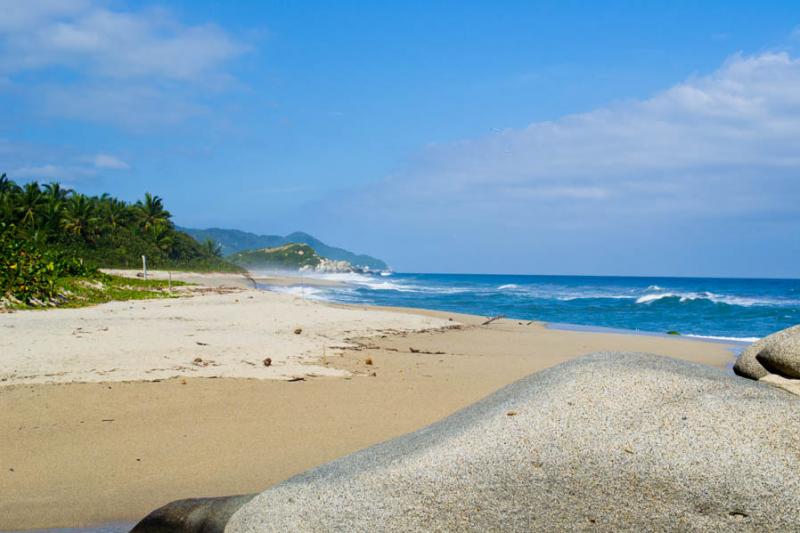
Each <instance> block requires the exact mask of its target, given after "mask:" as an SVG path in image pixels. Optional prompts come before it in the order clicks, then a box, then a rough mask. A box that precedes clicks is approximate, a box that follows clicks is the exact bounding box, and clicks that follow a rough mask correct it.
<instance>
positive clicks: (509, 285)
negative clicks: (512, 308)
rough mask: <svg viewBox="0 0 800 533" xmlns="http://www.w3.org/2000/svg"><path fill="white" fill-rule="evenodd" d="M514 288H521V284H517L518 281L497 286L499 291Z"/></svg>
mask: <svg viewBox="0 0 800 533" xmlns="http://www.w3.org/2000/svg"><path fill="white" fill-rule="evenodd" d="M512 289H519V285H517V284H516V283H506V284H505V285H500V286H499V287H497V290H498V291H506V290H512Z"/></svg>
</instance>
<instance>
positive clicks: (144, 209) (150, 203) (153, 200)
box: [136, 192, 172, 232]
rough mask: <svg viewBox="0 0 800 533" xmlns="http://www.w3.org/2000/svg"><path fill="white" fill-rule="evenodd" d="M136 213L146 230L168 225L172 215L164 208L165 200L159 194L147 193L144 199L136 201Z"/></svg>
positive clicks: (140, 223)
mask: <svg viewBox="0 0 800 533" xmlns="http://www.w3.org/2000/svg"><path fill="white" fill-rule="evenodd" d="M136 214H137V216H138V218H139V225H140V226H141V228H142V229H143V230H144V231H148V232H149V231H151V230H152V229H154V228H157V227H161V226H164V227H166V226H168V225H169V219H170V217H171V216H172V215H170V213H169V211H167V210H166V209H164V201H163V200H162V199H161V198H160V197H159V196H154V195H152V194H150V193H149V192H148V193H145V195H144V201H141V200H139V201H138V202H136Z"/></svg>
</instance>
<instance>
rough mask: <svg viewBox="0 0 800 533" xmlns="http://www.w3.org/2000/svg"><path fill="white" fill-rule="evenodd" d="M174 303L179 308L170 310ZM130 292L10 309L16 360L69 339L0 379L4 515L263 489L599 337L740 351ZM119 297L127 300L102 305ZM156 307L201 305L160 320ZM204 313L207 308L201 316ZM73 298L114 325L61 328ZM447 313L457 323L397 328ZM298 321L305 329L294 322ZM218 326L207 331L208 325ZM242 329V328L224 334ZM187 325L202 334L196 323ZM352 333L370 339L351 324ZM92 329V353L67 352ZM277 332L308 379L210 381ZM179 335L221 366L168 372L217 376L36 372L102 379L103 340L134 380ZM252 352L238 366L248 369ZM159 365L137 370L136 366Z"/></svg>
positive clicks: (9, 521)
mask: <svg viewBox="0 0 800 533" xmlns="http://www.w3.org/2000/svg"><path fill="white" fill-rule="evenodd" d="M220 285H224V283H221V284H217V285H216V286H220ZM249 296H252V297H253V298H252V299H250V298H249ZM236 299H238V300H239V302H236V301H235V300H236ZM166 304H170V305H171V307H169V308H162V307H161V306H163V305H166ZM151 305H152V306H153V307H152V308H150V307H149V306H151ZM142 306H144V307H145V309H144V310H142V309H141V307H142ZM249 306H252V307H249ZM261 306H266V307H270V308H271V309H272V311H271V313H272V315H274V314H278V315H280V316H276V317H274V318H275V319H276V320H278V323H280V324H281V327H276V328H273V329H270V328H269V324H271V323H272V322H271V318H272V315H269V317H270V318H269V319H268V318H264V317H263V316H262V317H261V318H259V320H260V322H253V321H252V320H255V319H253V318H251V317H252V316H254V313H253V312H252V311H254V310H255V309H261ZM130 307H131V305H130V304H106V305H102V306H98V307H96V308H92V309H86V310H71V311H46V312H25V313H14V314H11V315H5V316H2V317H1V318H2V324H3V325H4V327H3V328H2V329H0V334H2V343H3V345H2V354H3V357H2V360H1V361H0V364H2V365H5V366H3V368H4V370H3V371H2V372H4V373H6V374H4V375H7V373H8V363H7V362H6V353H7V352H6V350H7V348H6V346H19V345H20V343H21V340H28V341H30V342H39V341H37V340H35V339H34V337H38V336H40V335H46V336H47V338H49V339H50V340H49V341H48V342H50V343H55V346H56V347H60V349H59V350H50V349H49V348H46V346H47V345H43V344H41V345H37V346H38V348H36V349H35V350H32V351H31V352H29V353H27V355H26V357H27V358H29V359H31V361H28V362H27V363H26V364H28V365H32V367H35V368H37V369H38V370H37V371H36V372H33V373H32V372H29V371H25V372H18V373H17V374H23V373H24V374H25V375H30V374H36V376H39V377H34V378H29V379H30V380H29V381H25V380H20V378H19V376H17V378H15V379H16V381H14V383H15V384H13V385H9V384H8V383H9V381H8V380H7V381H6V382H5V383H6V385H5V386H0V412H1V413H3V415H2V417H0V494H1V495H2V498H0V529H15V528H32V527H55V526H79V525H89V524H97V523H103V522H111V521H125V520H130V521H133V520H136V519H139V518H141V517H142V516H144V515H145V514H147V513H148V512H149V511H151V510H152V509H154V508H156V507H158V506H160V505H162V504H164V503H166V502H168V501H170V500H174V499H177V498H184V497H191V496H212V495H223V494H235V493H246V492H254V491H260V490H263V489H264V488H266V487H267V486H269V485H271V484H273V483H276V482H278V481H281V480H283V479H285V478H287V477H289V476H292V475H294V474H296V473H299V472H301V471H303V470H306V469H308V468H310V467H313V466H316V465H319V464H321V463H324V462H327V461H329V460H331V459H334V458H336V457H340V456H342V455H345V454H347V453H350V452H352V451H355V450H357V449H360V448H363V447H365V446H369V445H371V444H374V443H377V442H380V441H383V440H386V439H390V438H392V437H395V436H398V435H401V434H403V433H407V432H409V431H413V430H415V429H418V428H420V427H422V426H424V425H427V424H429V423H432V422H434V421H436V420H439V419H440V418H442V417H444V416H446V415H448V414H450V413H452V412H453V411H455V410H457V409H459V408H461V407H464V406H466V405H468V404H470V403H472V402H474V401H476V400H478V399H480V398H482V397H484V396H486V395H487V394H489V393H490V392H492V391H494V390H496V389H498V388H499V387H501V386H503V385H505V384H507V383H510V382H512V381H514V380H516V379H519V378H521V377H523V376H525V375H527V374H529V373H531V372H535V371H537V370H540V369H543V368H546V367H549V366H552V365H555V364H558V363H560V362H563V361H566V360H568V359H570V358H573V357H576V356H579V355H582V354H586V353H589V352H592V351H597V350H620V351H648V352H653V353H660V354H664V355H670V356H674V357H679V358H684V359H687V360H691V361H698V362H702V363H706V364H709V365H712V366H717V367H725V366H726V365H729V364H730V363H731V361H732V355H731V352H730V351H729V349H728V347H727V346H725V345H723V344H716V343H706V342H699V341H691V340H688V339H680V338H675V339H672V338H664V337H648V336H637V335H617V334H605V333H586V332H573V331H558V330H550V329H547V328H546V327H544V326H543V325H542V324H538V323H534V324H525V323H518V322H516V321H511V320H499V321H496V322H493V323H492V324H490V325H488V326H480V325H479V324H480V323H481V322H482V319H481V318H478V317H470V316H466V315H454V314H449V313H448V314H445V313H433V312H420V311H411V310H387V309H372V308H366V307H345V306H336V305H326V304H321V303H314V302H305V301H303V300H298V299H292V298H291V297H288V296H285V295H275V294H264V293H257V292H256V291H250V290H241V292H236V293H230V294H222V295H218V294H213V293H212V294H207V295H205V296H196V297H192V298H181V299H175V300H170V301H166V302H164V301H150V302H144V303H142V302H137V303H136V304H134V305H133V309H131V308H130ZM109 309H113V310H114V313H107V311H108V310H109ZM148 309H153V310H154V311H153V312H155V310H158V312H159V313H165V315H169V316H175V317H185V318H191V320H182V319H175V320H170V321H166V322H164V321H163V320H161V321H158V320H153V319H152V314H151V313H149V312H147V311H148ZM201 310H202V311H201ZM206 311H208V312H209V313H210V315H209V317H206V318H198V314H200V315H202V314H203V313H205V312H206ZM65 313H67V314H69V313H76V314H73V315H71V316H75V317H78V316H92V317H94V318H93V319H92V320H97V321H98V322H97V325H99V324H100V322H99V321H100V320H110V321H111V324H112V325H113V326H114V328H113V329H112V327H111V325H110V326H109V329H108V331H102V332H97V331H96V329H91V328H87V327H86V326H81V327H82V328H84V329H87V330H91V331H92V333H91V334H90V335H87V336H86V337H83V338H81V339H77V340H76V339H73V337H74V336H75V335H73V333H72V330H71V329H69V328H67V327H66V324H67V323H68V320H66V319H64V318H63V316H62V315H64V314H65ZM82 313H88V315H83V314H82ZM255 315H256V316H261V315H258V314H257V313H255ZM148 317H150V318H148ZM215 317H216V318H215ZM449 318H453V319H454V320H453V321H451V320H448V319H449ZM159 323H161V324H162V325H160V326H159V325H158V324H159ZM164 324H166V325H164ZM442 324H444V325H446V326H453V325H459V326H460V327H459V328H457V329H456V328H450V329H437V330H433V331H425V332H408V331H406V332H400V331H399V330H403V329H406V330H409V329H414V328H419V327H439V326H441V325H442ZM295 325H296V326H298V327H300V326H302V327H303V329H304V333H302V334H300V335H295V334H294V333H293V330H292V327H294V326H295ZM8 326H13V327H11V328H9V327H8ZM284 326H285V327H284ZM206 327H210V328H212V329H211V331H206V330H204V329H202V328H206ZM158 328H162V329H158ZM260 328H265V329H264V331H261V330H260ZM231 329H235V330H236V331H237V333H235V334H231V335H230V336H226V332H228V331H230V330H231ZM253 329H259V331H252V330H253ZM287 329H288V330H289V331H288V332H287V331H286V330H287ZM389 329H392V330H396V331H394V332H392V331H387V330H389ZM115 330H120V331H115ZM133 331H136V332H137V333H138V336H132V332H133ZM192 331H194V335H195V336H194V337H188V336H187V335H189V334H190V333H191V332H192ZM156 332H158V333H156ZM306 332H308V333H306ZM357 332H364V334H365V335H366V337H364V338H360V339H355V338H353V337H354V336H356V335H357ZM106 334H114V335H119V337H117V341H116V342H117V343H119V344H118V345H117V346H116V347H115V346H114V343H107V341H105V340H103V337H102V336H103V335H106ZM251 336H252V337H251ZM201 337H202V339H209V340H210V341H211V342H208V346H199V345H197V344H195V345H194V346H195V347H192V346H191V344H192V343H194V342H195V341H197V340H201ZM243 337H245V338H243ZM331 337H332V338H331ZM9 338H12V339H13V340H9ZM176 339H177V340H176ZM342 339H350V341H349V343H350V345H349V348H348V349H340V350H332V349H328V348H326V352H325V355H326V357H325V359H324V360H320V359H318V360H317V361H312V359H311V358H312V357H318V358H319V357H321V356H322V353H321V350H319V347H320V345H321V344H324V343H325V342H327V341H330V342H331V344H326V346H331V345H333V344H338V343H340V342H341V340H342ZM79 341H80V342H82V343H83V344H82V346H83V350H73V351H70V352H69V353H70V354H72V355H71V356H69V357H63V356H58V354H59V353H60V352H61V351H64V350H72V349H73V347H74V346H76V345H80V344H75V343H78V342H79ZM178 341H180V342H178ZM202 342H204V341H202ZM182 343H186V346H184V344H182ZM315 343H316V344H315ZM99 346H104V347H106V348H104V349H103V350H99V349H98V347H99ZM212 346H213V348H212ZM264 346H272V347H275V348H274V349H275V351H274V352H272V353H276V354H279V355H278V356H277V358H278V360H279V361H286V367H287V368H288V367H289V366H291V365H297V367H295V366H291V367H292V372H290V373H287V375H288V374H292V373H294V372H302V373H303V374H305V375H306V378H305V380H304V381H295V382H288V381H285V380H280V379H277V380H276V379H266V380H265V379H234V378H219V379H211V378H210V376H212V375H214V374H215V372H214V371H219V373H220V375H222V374H221V373H222V372H223V371H224V372H239V368H240V366H239V365H237V364H236V360H237V358H239V359H248V360H252V361H259V360H260V359H259V358H263V356H264ZM277 347H281V348H280V350H283V351H279V350H278V349H277ZM315 347H316V348H315ZM184 348H185V349H186V350H189V351H191V350H195V349H197V350H200V349H202V350H206V349H208V350H209V351H208V357H209V359H214V360H215V361H217V360H219V361H221V362H222V364H220V366H211V365H209V366H208V367H202V366H200V367H197V370H191V369H190V370H188V371H186V372H184V371H183V370H181V369H175V368H171V369H170V371H171V372H177V373H178V374H180V375H189V376H194V375H204V376H208V377H188V378H186V377H178V378H175V379H168V380H164V381H157V382H143V381H135V382H119V381H116V382H108V383H99V382H91V383H56V384H38V383H36V381H37V380H39V381H41V380H42V379H40V377H41V376H42V375H44V374H46V373H56V374H57V373H59V372H62V371H63V367H64V365H66V366H67V367H68V368H71V369H72V370H70V376H71V377H72V378H74V377H75V376H79V375H83V376H86V375H88V376H89V377H90V378H93V376H94V374H93V373H92V372H88V374H87V373H86V367H87V366H89V367H91V366H92V365H87V364H86V363H85V362H84V361H83V359H84V358H87V357H88V358H92V357H96V355H94V354H96V353H99V352H104V351H105V350H108V352H107V356H108V357H111V358H112V359H113V360H114V361H115V366H116V367H118V368H120V369H124V371H122V370H118V371H115V372H111V373H109V374H107V375H106V376H111V377H107V379H115V378H116V377H118V376H121V375H123V374H124V375H127V376H128V379H131V378H134V377H135V376H134V375H135V370H134V369H137V368H138V369H140V370H141V368H142V366H141V365H140V364H139V363H136V362H133V361H131V359H137V358H144V359H145V360H149V358H150V357H155V358H156V359H154V360H158V357H160V356H163V354H165V353H167V354H169V353H182V352H180V350H182V349H184ZM270 349H271V350H272V349H273V348H270ZM315 349H317V350H318V351H316V352H315ZM41 350H45V353H44V355H43V353H42V351H41ZM48 350H49V351H48ZM174 350H177V352H174ZM249 350H253V351H252V352H251V351H249ZM254 350H257V353H256V352H255V351H254ZM151 351H154V352H157V355H152V354H150V352H151ZM189 351H187V352H186V355H189ZM198 353H206V352H198ZM212 353H213V354H214V355H211V354H212ZM220 354H222V355H220ZM225 354H230V355H225ZM232 354H235V356H234V355H232ZM181 357H182V358H181V359H180V360H179V361H177V360H176V364H179V365H184V366H185V364H186V363H187V361H185V359H186V357H184V355H181ZM294 357H299V359H294ZM34 359H44V360H46V361H48V363H46V364H43V363H41V362H38V363H34V362H33V360H34ZM16 360H17V361H21V360H20V359H16ZM47 365H51V366H52V368H48V367H47ZM307 365H311V366H307ZM146 366H147V365H145V367H146ZM191 366H196V365H190V367H191ZM276 366H278V365H276ZM246 367H247V368H246ZM249 367H250V365H241V368H242V369H244V370H243V371H248V368H249ZM309 368H311V369H313V370H311V371H310V372H311V373H313V374H316V375H318V376H321V375H323V374H337V375H340V376H344V377H308V374H309V370H308V369H309ZM77 369H79V370H77ZM253 371H254V372H255V370H253ZM257 371H258V372H259V374H258V375H257V377H280V375H279V373H276V374H275V375H272V374H271V373H270V372H272V371H270V370H269V369H265V368H263V365H262V367H261V368H257ZM275 371H276V372H277V370H275ZM95 373H96V372H95ZM226 375H227V374H226ZM234 375H238V374H234ZM254 376H255V375H254ZM62 377H63V376H49V377H48V376H45V378H46V379H50V378H54V379H56V380H62V379H61V378H62ZM152 377H153V376H152V374H146V373H142V374H140V375H139V376H138V379H150V378H152ZM90 381H95V379H91V380H90ZM32 383H35V384H32Z"/></svg>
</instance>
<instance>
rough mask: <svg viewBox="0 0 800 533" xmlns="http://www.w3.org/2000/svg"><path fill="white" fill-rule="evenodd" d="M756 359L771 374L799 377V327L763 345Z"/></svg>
mask: <svg viewBox="0 0 800 533" xmlns="http://www.w3.org/2000/svg"><path fill="white" fill-rule="evenodd" d="M756 359H758V362H759V363H761V364H762V365H763V366H764V368H766V369H767V370H769V371H770V372H771V373H773V374H779V375H781V376H784V377H787V378H794V379H798V378H800V327H797V331H796V332H794V333H791V334H789V335H785V336H783V337H781V338H780V339H778V340H776V341H775V342H772V343H770V344H769V345H768V346H766V347H764V349H763V350H761V352H759V354H758V355H757V356H756Z"/></svg>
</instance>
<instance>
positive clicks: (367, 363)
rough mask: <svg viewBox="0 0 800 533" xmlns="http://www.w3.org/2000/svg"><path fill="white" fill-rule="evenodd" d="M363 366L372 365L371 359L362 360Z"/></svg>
mask: <svg viewBox="0 0 800 533" xmlns="http://www.w3.org/2000/svg"><path fill="white" fill-rule="evenodd" d="M364 364H365V365H372V357H367V358H366V359H364Z"/></svg>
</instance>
